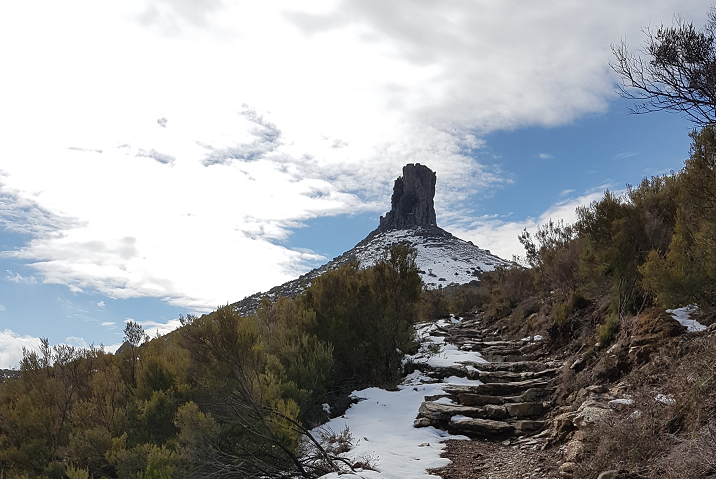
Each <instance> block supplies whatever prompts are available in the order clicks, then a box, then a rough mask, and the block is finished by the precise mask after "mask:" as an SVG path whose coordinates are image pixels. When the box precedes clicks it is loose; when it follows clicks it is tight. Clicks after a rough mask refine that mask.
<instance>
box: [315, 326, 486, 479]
mask: <svg viewBox="0 0 716 479" xmlns="http://www.w3.org/2000/svg"><path fill="white" fill-rule="evenodd" d="M448 321H451V322H458V321H460V320H459V319H456V318H454V317H452V318H451V319H450V320H440V321H438V322H437V323H426V324H420V325H416V330H417V334H418V337H419V338H420V339H421V343H422V344H421V348H420V352H418V353H417V354H416V355H414V356H411V357H410V359H411V360H413V361H414V362H423V363H428V364H431V365H439V366H441V367H446V366H453V365H467V366H469V367H473V368H474V367H475V366H478V367H479V365H480V364H481V363H485V362H486V361H485V360H484V359H483V358H482V357H481V356H480V353H477V352H473V351H460V350H458V348H457V347H456V346H454V345H452V344H448V343H446V342H445V338H444V337H442V336H438V335H433V334H432V333H434V332H435V331H436V330H437V329H438V327H443V326H445V325H446V324H447V322H448ZM431 344H433V345H439V348H438V351H436V352H430V349H431V348H430V347H429V345H431ZM458 384H462V385H473V386H476V385H479V384H482V383H481V382H480V381H478V380H470V379H466V378H458V377H448V378H445V379H443V380H440V381H437V382H436V380H434V379H431V378H429V377H427V376H425V375H424V374H422V373H420V372H419V371H414V372H413V373H412V374H410V375H408V376H407V377H406V378H405V379H404V380H403V382H402V383H401V384H400V385H399V386H398V390H397V391H386V390H384V389H379V388H369V389H363V390H361V391H354V392H353V396H354V397H356V398H357V399H359V402H358V403H357V404H354V405H352V406H351V407H350V408H349V409H348V410H347V411H346V412H345V414H344V415H343V416H341V417H337V418H335V419H332V420H330V421H329V422H328V423H327V424H324V425H323V426H321V428H324V429H328V430H332V431H334V432H340V431H342V430H343V429H344V428H345V427H346V426H348V428H349V430H350V432H351V434H352V435H353V437H354V439H355V441H354V447H353V448H352V449H351V450H350V451H348V452H347V453H344V454H341V455H342V456H343V457H346V458H350V459H351V460H352V462H355V461H360V460H362V459H364V458H370V459H371V462H372V464H373V465H374V466H375V468H376V469H377V471H370V470H361V471H359V472H357V473H355V474H338V473H332V474H328V475H326V476H323V478H324V479H357V478H362V479H405V478H410V479H439V478H438V476H436V475H433V474H428V472H427V470H426V469H432V468H440V467H444V466H446V465H447V464H449V463H450V460H449V459H446V458H443V457H440V453H441V452H442V451H443V450H444V449H445V444H444V441H445V440H447V439H465V440H467V439H468V438H467V437H466V436H461V435H454V434H450V433H448V432H446V431H442V430H440V429H436V428H434V427H432V426H429V427H423V428H415V427H413V421H414V419H415V417H416V415H417V413H418V409H419V408H420V405H421V404H422V402H423V400H424V399H425V396H433V395H439V394H442V393H444V388H445V387H446V386H448V385H458ZM441 402H447V403H450V401H449V400H448V399H447V398H443V399H442V400H441ZM319 429H320V428H319ZM312 433H313V434H314V435H319V431H318V429H316V430H314V431H313V432H312Z"/></svg>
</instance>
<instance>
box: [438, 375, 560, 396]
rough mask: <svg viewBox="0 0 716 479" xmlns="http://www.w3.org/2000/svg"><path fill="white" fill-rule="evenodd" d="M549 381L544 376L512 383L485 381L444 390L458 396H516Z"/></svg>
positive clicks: (542, 386) (546, 384)
mask: <svg viewBox="0 0 716 479" xmlns="http://www.w3.org/2000/svg"><path fill="white" fill-rule="evenodd" d="M547 386H549V382H548V381H545V380H544V379H542V378H538V379H527V380H524V381H514V382H510V383H484V384H480V385H476V386H447V387H445V388H444V391H445V392H446V393H448V394H451V395H455V396H457V395H458V394H460V393H471V394H482V395H486V396H515V395H520V394H522V393H523V392H524V391H527V390H528V389H530V388H545V387H547Z"/></svg>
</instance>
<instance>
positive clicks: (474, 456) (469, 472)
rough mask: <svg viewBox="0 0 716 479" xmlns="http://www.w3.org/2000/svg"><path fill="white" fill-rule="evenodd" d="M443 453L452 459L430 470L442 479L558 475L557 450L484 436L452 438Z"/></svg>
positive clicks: (558, 459)
mask: <svg viewBox="0 0 716 479" xmlns="http://www.w3.org/2000/svg"><path fill="white" fill-rule="evenodd" d="M446 444H447V448H446V450H445V452H444V453H443V454H442V456H443V457H447V458H448V459H450V460H451V461H452V463H451V464H450V465H448V466H447V467H444V468H442V469H437V470H431V471H429V472H431V473H432V474H437V475H439V476H440V477H442V478H443V479H528V478H530V479H531V478H558V477H560V476H559V473H558V468H559V465H560V464H561V463H562V461H563V460H562V461H560V458H561V454H560V453H559V452H558V451H556V450H547V451H540V450H539V448H537V450H535V449H533V446H531V445H525V444H522V445H520V444H510V445H504V444H503V443H501V442H492V441H490V440H487V439H483V440H479V439H478V440H473V441H459V440H454V439H451V440H449V441H447V442H446Z"/></svg>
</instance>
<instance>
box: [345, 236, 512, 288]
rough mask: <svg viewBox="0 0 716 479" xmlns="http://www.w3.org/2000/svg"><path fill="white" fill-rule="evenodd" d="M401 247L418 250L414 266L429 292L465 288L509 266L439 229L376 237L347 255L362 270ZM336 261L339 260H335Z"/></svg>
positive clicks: (505, 262) (488, 253) (486, 251)
mask: <svg viewBox="0 0 716 479" xmlns="http://www.w3.org/2000/svg"><path fill="white" fill-rule="evenodd" d="M397 243H401V244H405V245H408V246H411V247H413V248H415V249H416V250H417V253H418V255H417V258H416V263H417V265H418V268H420V276H421V278H422V280H423V283H425V285H426V286H427V287H428V288H429V289H435V288H438V287H440V286H447V285H449V284H451V283H456V284H464V283H469V282H470V281H472V280H475V279H477V278H478V277H479V276H480V274H482V273H483V272H485V271H492V270H494V269H495V267H496V266H498V265H501V264H504V265H506V264H508V263H509V262H508V261H505V260H503V259H502V258H499V257H497V256H494V255H493V254H491V253H490V252H489V251H488V250H484V249H480V248H478V247H477V246H475V245H474V244H472V242H469V241H464V240H461V239H460V238H456V237H455V236H453V235H451V234H450V233H447V232H446V231H444V230H441V229H439V228H421V227H418V228H412V229H407V230H392V231H388V232H385V233H378V234H376V235H375V236H373V237H372V238H370V237H369V239H368V241H365V240H364V241H363V242H361V243H359V244H358V246H356V247H355V248H353V249H352V250H351V251H349V252H348V253H346V254H349V253H350V254H352V255H355V257H356V259H358V261H360V264H361V267H363V268H367V267H369V266H371V265H373V264H374V263H375V262H376V261H377V260H378V259H380V257H381V255H382V254H383V253H384V251H386V250H387V249H388V248H390V246H391V245H394V244H397ZM337 259H338V258H337Z"/></svg>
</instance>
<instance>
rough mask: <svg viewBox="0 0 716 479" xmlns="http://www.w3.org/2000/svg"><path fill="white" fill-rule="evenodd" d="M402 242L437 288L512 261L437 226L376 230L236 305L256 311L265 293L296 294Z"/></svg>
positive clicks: (372, 261) (372, 259)
mask: <svg viewBox="0 0 716 479" xmlns="http://www.w3.org/2000/svg"><path fill="white" fill-rule="evenodd" d="M398 243H400V244H405V245H407V246H411V247H413V248H415V249H416V250H417V258H416V263H417V266H418V268H419V269H420V277H421V279H422V280H423V283H425V286H426V287H427V288H428V289H437V288H439V287H441V286H448V285H450V284H464V283H469V282H470V281H472V280H475V279H478V278H479V277H480V275H481V274H482V273H484V272H486V271H492V270H494V269H495V267H497V266H499V265H508V264H509V263H510V262H509V261H506V260H504V259H502V258H500V257H498V256H495V255H493V254H491V253H490V252H489V251H488V250H484V249H481V248H478V247H477V246H475V245H474V244H472V242H470V241H464V240H461V239H460V238H456V237H455V236H453V235H451V234H450V233H448V232H447V231H445V230H444V229H442V228H439V227H437V226H432V227H422V226H418V227H414V228H410V229H399V230H389V231H385V232H378V231H377V230H376V231H374V232H373V233H371V234H369V235H368V237H366V238H365V239H364V240H363V241H361V242H360V243H358V244H357V245H356V246H355V248H353V249H351V250H350V251H346V252H345V253H343V254H342V255H340V256H338V257H337V258H334V259H333V260H332V261H329V262H328V263H326V264H324V265H323V266H321V267H320V268H316V269H314V270H311V271H309V272H308V273H306V274H304V275H303V276H301V277H299V278H297V279H295V280H293V281H289V282H288V283H284V284H282V285H280V286H276V287H275V288H272V289H271V290H269V291H268V292H265V293H256V294H254V295H252V296H249V297H247V298H244V299H242V300H241V301H239V302H237V303H234V304H233V306H234V307H235V308H236V310H237V311H238V312H239V314H241V315H244V316H246V315H249V314H253V313H254V312H255V311H256V309H257V308H258V306H259V304H260V303H261V298H263V297H264V296H268V297H269V298H271V299H275V298H276V297H278V296H289V297H293V296H295V295H297V294H299V293H300V292H302V291H303V290H304V288H305V287H306V286H307V285H308V284H310V283H311V281H313V280H314V279H316V278H317V277H319V276H320V275H322V274H323V273H325V272H326V271H329V270H331V269H335V268H338V267H339V266H342V265H344V264H346V263H348V262H349V261H350V260H351V259H352V258H355V259H357V260H358V261H359V262H360V266H361V268H368V267H370V266H373V264H375V262H376V261H378V260H379V259H380V258H381V257H382V255H383V254H385V252H386V251H387V250H388V249H389V248H390V247H391V246H392V245H394V244H398Z"/></svg>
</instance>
